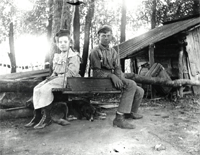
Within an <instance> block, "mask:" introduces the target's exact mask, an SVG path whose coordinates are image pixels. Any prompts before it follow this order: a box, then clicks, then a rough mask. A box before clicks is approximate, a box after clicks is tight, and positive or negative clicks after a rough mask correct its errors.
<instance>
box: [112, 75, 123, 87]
mask: <svg viewBox="0 0 200 155" xmlns="http://www.w3.org/2000/svg"><path fill="white" fill-rule="evenodd" d="M110 78H111V79H112V82H113V83H114V86H115V87H116V88H118V89H122V88H123V85H124V84H123V82H122V80H120V79H119V78H118V77H117V76H116V75H115V74H111V75H110Z"/></svg>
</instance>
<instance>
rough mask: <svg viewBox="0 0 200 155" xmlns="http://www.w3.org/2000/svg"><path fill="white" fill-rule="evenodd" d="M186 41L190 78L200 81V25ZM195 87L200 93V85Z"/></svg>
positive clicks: (190, 33) (197, 92)
mask: <svg viewBox="0 0 200 155" xmlns="http://www.w3.org/2000/svg"><path fill="white" fill-rule="evenodd" d="M186 41H187V46H186V51H187V54H188V61H189V63H188V68H189V75H190V79H191V80H199V81H200V27H198V28H196V29H193V30H191V31H190V32H189V34H188V35H187V37H186ZM193 89H194V92H195V93H196V94H200V87H193Z"/></svg>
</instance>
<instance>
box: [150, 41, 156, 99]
mask: <svg viewBox="0 0 200 155" xmlns="http://www.w3.org/2000/svg"><path fill="white" fill-rule="evenodd" d="M154 62H155V61H154V44H150V45H149V64H150V67H152V66H153V64H154ZM149 89H150V91H151V98H153V96H154V93H153V89H152V85H149Z"/></svg>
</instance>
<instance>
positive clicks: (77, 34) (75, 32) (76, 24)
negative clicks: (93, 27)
mask: <svg viewBox="0 0 200 155" xmlns="http://www.w3.org/2000/svg"><path fill="white" fill-rule="evenodd" d="M73 29H74V30H73V38H74V49H75V50H76V51H78V52H80V14H79V5H76V6H75V10H74V18H73Z"/></svg>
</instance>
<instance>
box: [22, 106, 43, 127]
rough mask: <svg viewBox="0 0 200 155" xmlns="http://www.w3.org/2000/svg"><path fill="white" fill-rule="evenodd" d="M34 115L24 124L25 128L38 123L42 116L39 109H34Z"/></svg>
mask: <svg viewBox="0 0 200 155" xmlns="http://www.w3.org/2000/svg"><path fill="white" fill-rule="evenodd" d="M33 113H34V116H33V118H32V120H31V121H30V122H29V123H28V124H26V125H25V127H26V128H30V127H33V126H35V125H36V124H38V123H39V122H40V120H41V118H42V114H41V109H36V110H34V112H33Z"/></svg>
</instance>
